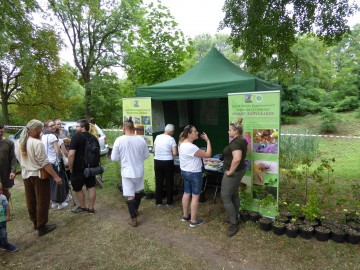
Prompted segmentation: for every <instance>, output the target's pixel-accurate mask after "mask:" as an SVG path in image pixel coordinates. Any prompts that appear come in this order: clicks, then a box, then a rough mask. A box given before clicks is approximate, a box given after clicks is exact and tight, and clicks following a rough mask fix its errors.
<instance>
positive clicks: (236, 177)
mask: <svg viewBox="0 0 360 270" xmlns="http://www.w3.org/2000/svg"><path fill="white" fill-rule="evenodd" d="M228 134H229V138H230V140H231V142H230V144H229V145H227V146H226V147H225V148H224V150H223V153H222V154H223V157H224V165H223V169H224V176H223V179H222V181H221V198H222V200H223V203H224V207H225V210H226V212H227V214H228V217H229V223H230V226H229V229H228V232H227V234H226V235H227V236H229V237H232V236H234V235H235V234H236V233H237V232H238V230H239V222H240V220H239V218H238V213H239V208H240V198H239V186H240V181H241V179H242V178H243V176H244V175H245V171H246V166H245V158H246V152H247V145H248V143H247V141H246V140H245V139H244V138H243V126H242V119H239V120H238V121H236V122H234V123H232V124H230V125H229V131H228Z"/></svg>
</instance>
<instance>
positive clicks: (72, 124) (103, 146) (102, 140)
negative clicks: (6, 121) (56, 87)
mask: <svg viewBox="0 0 360 270" xmlns="http://www.w3.org/2000/svg"><path fill="white" fill-rule="evenodd" d="M61 125H62V126H63V128H65V129H66V130H68V131H69V132H70V136H73V135H74V134H75V133H76V121H62V122H61ZM95 127H96V130H97V132H98V133H99V144H100V155H106V154H107V153H108V152H109V146H108V145H107V142H106V135H105V133H104V132H103V131H102V130H101V128H99V127H98V125H96V124H95ZM21 131H22V129H20V130H19V131H18V132H17V133H15V134H13V135H10V136H9V139H10V140H12V141H13V142H14V143H15V142H16V141H17V140H18V139H19V137H20V134H21Z"/></svg>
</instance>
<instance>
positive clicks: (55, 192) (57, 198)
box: [41, 120, 68, 210]
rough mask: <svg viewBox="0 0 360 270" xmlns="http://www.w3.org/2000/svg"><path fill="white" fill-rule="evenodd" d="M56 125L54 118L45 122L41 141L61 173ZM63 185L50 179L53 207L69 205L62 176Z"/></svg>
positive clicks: (59, 207)
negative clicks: (58, 184)
mask: <svg viewBox="0 0 360 270" xmlns="http://www.w3.org/2000/svg"><path fill="white" fill-rule="evenodd" d="M55 131H56V126H55V123H54V122H53V121H52V120H48V121H46V122H45V125H44V130H43V135H42V136H41V141H42V143H43V144H44V146H45V152H46V154H47V157H48V159H49V162H50V163H51V165H52V167H53V169H54V170H55V172H56V173H57V174H59V175H61V170H60V160H61V159H62V152H61V149H60V147H59V143H58V142H59V140H58V138H57V136H56V134H55ZM62 183H63V185H62V186H57V185H56V184H55V182H54V179H53V178H51V179H50V188H51V201H52V204H51V208H56V209H59V210H60V209H63V208H65V207H67V206H68V203H67V202H65V200H66V198H67V192H66V185H65V182H64V179H63V178H62Z"/></svg>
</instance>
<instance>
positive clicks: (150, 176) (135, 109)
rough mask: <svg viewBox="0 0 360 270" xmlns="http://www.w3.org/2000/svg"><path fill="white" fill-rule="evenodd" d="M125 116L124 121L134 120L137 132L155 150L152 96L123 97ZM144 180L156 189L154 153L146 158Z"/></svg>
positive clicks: (147, 184)
mask: <svg viewBox="0 0 360 270" xmlns="http://www.w3.org/2000/svg"><path fill="white" fill-rule="evenodd" d="M123 117H124V119H123V120H124V121H126V120H129V119H131V120H132V121H133V122H134V126H135V134H136V135H139V136H142V137H143V138H144V140H145V141H146V144H147V145H148V147H149V151H150V152H153V136H152V134H153V129H152V125H153V118H152V111H151V98H149V97H140V98H139V97H136V98H123ZM144 180H145V188H146V189H150V190H151V191H154V190H155V174H154V155H153V154H151V155H150V157H149V158H148V159H146V160H145V163H144ZM147 191H149V190H147Z"/></svg>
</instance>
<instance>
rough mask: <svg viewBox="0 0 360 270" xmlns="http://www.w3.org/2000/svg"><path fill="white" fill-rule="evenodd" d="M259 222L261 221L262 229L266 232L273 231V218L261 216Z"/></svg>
mask: <svg viewBox="0 0 360 270" xmlns="http://www.w3.org/2000/svg"><path fill="white" fill-rule="evenodd" d="M259 222H260V229H261V230H263V231H266V232H268V231H271V224H272V220H271V219H270V218H266V217H263V218H260V220H259Z"/></svg>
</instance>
